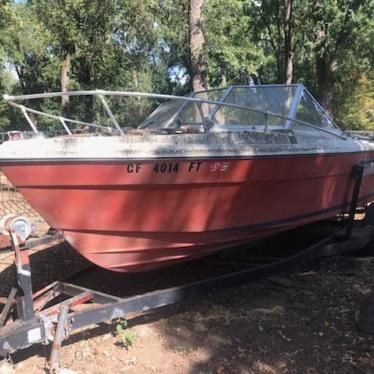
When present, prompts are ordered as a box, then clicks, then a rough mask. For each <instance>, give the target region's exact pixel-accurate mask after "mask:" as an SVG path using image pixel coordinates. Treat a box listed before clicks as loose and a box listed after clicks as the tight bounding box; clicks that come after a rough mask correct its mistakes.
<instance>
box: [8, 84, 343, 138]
mask: <svg viewBox="0 0 374 374" xmlns="http://www.w3.org/2000/svg"><path fill="white" fill-rule="evenodd" d="M280 86H284V87H286V86H287V85H280ZM295 86H297V85H295ZM233 87H241V86H233ZM243 87H248V86H243ZM261 87H269V86H261ZM89 95H93V96H126V97H141V98H144V97H146V98H153V99H164V100H184V101H190V102H196V103H201V104H204V103H205V104H212V105H217V106H227V107H231V108H236V109H242V110H248V111H251V112H254V113H261V114H265V115H268V116H271V117H276V118H281V119H284V120H287V121H291V122H294V123H296V124H299V125H303V126H306V127H310V128H313V129H316V130H318V131H321V132H324V133H326V134H329V135H333V136H335V137H338V138H340V139H344V140H345V139H347V136H345V135H342V134H337V133H336V132H334V131H330V130H328V129H325V128H323V127H319V126H316V125H312V124H311V123H308V122H305V121H301V120H298V119H296V118H290V117H288V116H284V115H281V114H276V113H273V112H270V111H263V110H259V109H254V108H250V107H247V106H244V105H238V104H232V103H226V102H221V101H216V100H205V99H198V98H194V97H189V96H175V95H164V94H154V93H145V92H135V91H104V90H92V91H87V90H86V91H70V92H49V93H43V94H29V95H19V96H8V95H4V96H3V99H4V100H5V101H6V102H8V103H9V104H10V105H13V106H15V107H23V108H24V109H25V110H27V111H29V112H31V113H36V114H40V115H45V116H48V117H51V118H55V119H57V120H60V117H59V116H54V115H52V114H48V113H44V112H39V111H36V110H34V109H31V108H28V107H25V106H23V105H19V104H16V103H15V101H22V100H32V99H43V98H44V99H48V98H54V97H61V96H89ZM109 110H110V109H109ZM107 113H108V115H109V112H107ZM112 116H113V114H112ZM113 117H114V116H113ZM63 119H64V120H65V121H70V122H72V123H82V122H81V121H76V120H71V119H69V118H65V117H63ZM111 119H112V121H113V118H112V117H111ZM114 120H115V118H114ZM115 121H116V120H115ZM83 124H85V125H87V126H93V127H98V128H101V129H106V128H105V127H104V126H100V125H95V124H89V123H85V122H83ZM117 124H118V123H117ZM118 126H119V125H118ZM116 127H117V126H116ZM337 129H339V128H338V127H337ZM339 130H340V129H339ZM340 131H341V130H340Z"/></svg>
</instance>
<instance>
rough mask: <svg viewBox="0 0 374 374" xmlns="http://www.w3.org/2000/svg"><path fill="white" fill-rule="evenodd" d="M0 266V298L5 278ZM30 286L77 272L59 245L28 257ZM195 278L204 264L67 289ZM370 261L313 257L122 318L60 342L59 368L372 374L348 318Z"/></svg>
mask: <svg viewBox="0 0 374 374" xmlns="http://www.w3.org/2000/svg"><path fill="white" fill-rule="evenodd" d="M10 261H11V259H10V257H9V255H8V257H7V258H3V259H0V264H1V269H2V271H1V273H0V296H3V297H4V296H5V295H6V294H7V292H8V290H9V285H10V283H11V282H12V279H13V273H12V269H11V267H10V265H9V264H10ZM31 264H32V268H33V272H34V273H33V276H34V278H33V282H34V288H35V289H37V288H39V287H41V286H43V285H45V284H48V283H49V282H50V281H52V280H56V279H63V278H65V277H67V276H69V275H70V274H73V273H74V272H76V271H78V270H80V269H85V268H87V262H86V261H85V260H83V259H82V258H81V257H80V256H79V255H77V254H76V253H75V252H74V251H72V250H71V249H70V248H69V247H67V246H66V245H59V246H56V247H53V248H51V249H48V250H43V251H38V252H35V253H34V254H33V255H32V256H31ZM192 266H196V267H197V268H198V270H197V272H198V273H201V272H204V271H205V270H206V266H208V265H207V264H206V263H205V264H204V263H203V264H199V265H193V264H190V263H186V264H183V265H182V266H179V267H178V268H177V269H176V270H175V269H172V268H170V269H164V270H162V272H159V273H149V274H148V275H145V276H142V277H140V280H136V279H135V278H136V276H127V275H124V274H115V273H110V272H107V271H105V270H100V269H96V270H94V271H89V272H86V273H82V274H83V275H82V276H81V277H79V276H78V277H75V278H74V282H75V283H78V284H81V285H84V286H87V287H91V288H96V289H99V290H105V291H111V292H112V293H114V294H117V295H120V296H124V295H128V294H133V293H136V292H139V288H142V287H143V286H144V285H149V284H152V283H157V281H158V280H159V278H161V276H157V274H159V275H160V274H162V276H163V277H165V278H167V282H171V283H173V277H174V275H173V274H176V273H178V274H181V273H183V272H184V273H185V274H187V273H190V269H191V267H192ZM373 274H374V258H371V257H349V256H346V257H334V258H327V259H320V260H316V261H313V262H310V263H308V264H307V265H303V266H300V267H298V268H295V269H294V270H293V271H292V272H289V273H287V274H281V275H280V277H281V282H279V279H278V280H277V278H274V279H272V280H261V281H257V282H254V283H250V284H248V285H246V286H244V287H240V288H236V289H230V290H225V291H220V292H217V293H215V294H212V295H209V296H206V297H204V298H200V299H196V300H194V301H192V302H189V303H185V304H180V305H178V306H174V307H169V308H167V309H163V310H159V311H157V312H154V313H151V314H148V315H145V316H144V315H143V316H138V317H135V318H133V319H130V320H129V325H128V327H124V334H123V337H124V338H125V339H126V338H128V339H129V340H131V341H132V345H131V346H129V347H128V348H126V347H124V344H123V341H122V340H121V339H120V337H119V336H117V335H116V333H115V332H116V326H117V325H118V323H112V324H102V325H100V326H94V327H93V328H91V329H88V330H85V331H83V332H79V333H76V334H75V335H73V336H71V337H70V338H69V340H67V341H66V342H64V344H63V348H62V351H61V365H62V367H64V368H68V369H70V370H72V371H74V372H76V373H122V372H126V373H129V374H131V373H137V374H141V373H216V374H223V373H243V374H244V373H256V374H257V373H264V374H265V373H266V374H267V373H269V374H273V373H310V374H312V373H374V335H370V334H366V333H363V332H361V331H359V330H358V329H357V327H356V324H355V312H356V310H357V308H358V306H359V304H360V301H361V300H362V299H363V297H364V296H365V295H367V294H369V293H370V292H371V291H373V288H374V276H373ZM49 353H50V346H36V347H31V348H29V349H26V350H24V351H22V352H19V353H17V354H14V355H12V358H13V361H14V364H15V371H16V373H27V372H28V373H44V372H45V365H46V361H47V359H48V356H49Z"/></svg>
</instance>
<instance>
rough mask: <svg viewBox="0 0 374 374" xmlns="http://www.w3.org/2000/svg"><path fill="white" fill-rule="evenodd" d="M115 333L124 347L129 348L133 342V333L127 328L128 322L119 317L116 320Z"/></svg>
mask: <svg viewBox="0 0 374 374" xmlns="http://www.w3.org/2000/svg"><path fill="white" fill-rule="evenodd" d="M116 335H117V337H118V338H119V339H120V341H121V344H122V345H123V347H124V348H126V349H129V348H130V347H131V346H132V345H133V344H134V342H135V335H134V334H133V333H132V332H131V331H129V330H128V322H127V320H126V319H119V320H118V321H117V325H116Z"/></svg>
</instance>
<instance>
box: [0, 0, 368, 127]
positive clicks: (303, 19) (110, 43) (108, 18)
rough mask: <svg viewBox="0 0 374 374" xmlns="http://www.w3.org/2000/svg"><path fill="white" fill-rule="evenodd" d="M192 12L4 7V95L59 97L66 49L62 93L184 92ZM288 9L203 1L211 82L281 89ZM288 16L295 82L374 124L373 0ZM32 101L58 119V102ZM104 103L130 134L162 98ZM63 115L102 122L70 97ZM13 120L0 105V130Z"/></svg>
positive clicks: (0, 86)
mask: <svg viewBox="0 0 374 374" xmlns="http://www.w3.org/2000/svg"><path fill="white" fill-rule="evenodd" d="M188 11H189V5H188V1H185V0H134V1H128V0H115V1H114V0H93V1H92V0H63V1H61V0H29V1H22V2H13V1H10V0H0V94H2V93H4V92H6V93H20V92H22V93H33V92H46V91H59V90H60V76H61V66H62V62H63V60H64V58H65V57H66V54H67V53H68V54H70V55H71V71H70V74H69V89H95V88H102V89H110V90H133V91H148V92H149V91H155V92H160V93H170V94H173V93H175V94H185V93H187V92H189V91H190V76H191V66H190V50H189V34H188V16H189V14H188ZM284 13H285V2H284V1H280V0H259V1H254V0H249V1H248V0H205V2H204V12H203V14H204V19H203V21H202V22H203V31H204V35H205V45H204V49H203V51H204V52H203V53H204V60H205V62H206V65H207V71H208V83H209V85H210V86H211V87H214V86H224V85H228V84H236V83H239V84H246V83H248V82H249V81H250V80H251V79H252V78H253V79H254V80H255V81H259V82H261V83H264V84H266V83H282V82H284V79H285V78H284V76H285V74H284V71H285V31H284ZM292 14H293V17H292V30H293V35H292V48H293V53H294V57H293V65H294V66H293V72H294V73H293V74H294V76H293V81H294V82H302V83H304V84H305V85H306V86H307V87H308V88H309V89H310V90H311V92H312V93H313V94H314V95H317V96H318V98H319V99H321V101H322V103H323V104H324V105H325V106H326V107H328V106H331V108H328V109H331V111H332V112H333V115H334V116H335V118H336V120H337V121H338V123H339V124H341V125H344V126H345V127H355V128H372V127H374V125H373V115H372V110H373V109H372V106H373V66H374V61H373V59H374V43H372V41H373V39H374V3H373V1H371V0H342V1H336V0H324V1H322V0H298V1H294V2H293V13H292ZM15 77H16V79H15ZM34 104H35V106H36V109H38V108H39V109H44V110H48V111H51V112H52V113H55V114H60V113H61V104H60V102H59V101H58V100H47V101H44V102H43V103H42V102H35V103H34ZM109 104H110V106H111V107H112V109H113V111H114V112H118V109H119V108H121V110H120V111H119V115H118V118H117V119H118V121H119V122H120V124H121V125H129V126H136V125H137V124H139V122H141V121H142V119H143V118H144V117H145V116H146V115H147V114H148V113H149V112H150V111H151V110H152V109H153V108H154V107H155V105H156V104H157V101H155V100H154V101H147V100H140V99H136V98H132V99H126V101H125V102H123V100H122V99H121V100H118V99H112V100H110V102H109ZM70 109H71V112H72V116H73V117H76V118H79V119H83V120H89V121H96V122H100V123H103V124H108V123H109V122H108V119H107V116H106V115H105V113H104V111H103V109H102V107H101V104H100V103H99V102H98V101H95V100H92V99H85V100H75V99H71V100H70ZM34 120H36V121H38V124H40V125H47V124H48V125H51V124H52V121H50V120H46V119H41V118H38V117H37V116H35V117H34ZM16 124H17V125H26V124H25V122H24V120H23V119H22V118H21V117H20V116H19V115H18V114H16V112H14V111H12V110H9V108H8V106H7V105H5V104H4V103H3V102H0V128H2V129H7V128H10V127H12V126H13V127H14V126H15V125H16ZM54 126H59V125H58V124H54Z"/></svg>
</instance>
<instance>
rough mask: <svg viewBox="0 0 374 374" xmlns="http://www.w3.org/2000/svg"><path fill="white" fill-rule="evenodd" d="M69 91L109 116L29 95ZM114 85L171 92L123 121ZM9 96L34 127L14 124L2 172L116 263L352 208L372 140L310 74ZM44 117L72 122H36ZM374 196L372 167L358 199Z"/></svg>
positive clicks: (96, 257)
mask: <svg viewBox="0 0 374 374" xmlns="http://www.w3.org/2000/svg"><path fill="white" fill-rule="evenodd" d="M63 95H67V96H70V97H71V98H74V99H77V98H79V97H82V96H85V97H86V96H91V98H92V97H93V98H94V100H96V101H97V102H98V103H100V105H101V104H102V105H103V109H104V110H105V113H106V114H107V115H108V119H109V120H110V121H111V122H110V124H109V125H108V123H109V122H108V121H104V120H103V121H102V122H101V123H99V122H95V123H94V122H92V123H91V122H87V121H82V120H81V119H76V118H64V117H61V116H59V115H58V114H53V113H49V112H48V113H47V112H43V111H41V110H39V109H38V110H37V109H35V108H33V107H32V104H33V102H35V101H34V100H36V101H39V102H40V101H41V100H42V99H45V100H54V99H55V100H61V97H62V96H63ZM115 98H120V99H123V98H136V99H137V100H141V99H145V98H148V99H153V100H156V101H161V100H163V102H162V103H161V104H160V105H159V106H158V107H157V108H156V109H155V110H154V111H153V112H152V113H151V114H150V115H149V116H148V117H147V118H145V120H143V121H142V123H140V124H139V125H138V126H137V127H132V128H125V127H123V126H121V123H120V122H121V121H120V120H118V116H116V115H115V114H113V112H112V110H111V107H112V105H114V104H113V103H114V99H115ZM4 99H5V100H6V101H7V102H8V103H9V104H10V105H12V106H13V107H15V108H18V109H20V110H21V111H22V113H23V114H24V116H25V118H26V120H27V122H28V124H29V125H30V127H31V129H32V131H31V132H29V131H28V132H19V131H18V132H11V133H10V135H9V138H10V139H9V140H7V141H5V142H4V143H3V144H2V145H1V146H0V168H1V171H2V172H3V173H4V174H5V175H6V176H7V178H8V179H9V180H10V181H11V183H12V184H13V185H14V186H16V187H17V189H18V190H19V192H20V193H21V194H22V195H23V196H24V197H25V198H26V199H27V200H28V201H29V202H30V204H31V205H32V207H33V208H34V209H35V210H36V211H37V212H38V213H39V214H40V215H41V216H42V217H43V218H44V219H45V220H46V221H47V222H48V223H49V224H50V225H51V226H52V227H53V228H55V229H58V230H61V232H62V234H63V236H64V238H65V240H66V241H67V242H68V243H70V245H71V246H72V247H73V248H75V249H76V250H77V251H78V252H79V253H80V254H82V255H83V256H84V257H86V258H87V259H88V260H89V261H91V262H93V263H95V264H97V265H99V266H101V267H103V268H106V269H109V270H112V271H120V272H140V271H148V270H152V269H156V268H161V267H164V266H168V265H171V264H175V263H178V262H181V261H186V260H191V259H195V258H198V257H203V256H207V255H209V254H211V253H214V252H216V251H219V250H222V249H224V248H228V247H232V246H236V245H239V244H244V243H248V242H251V241H253V240H256V239H259V238H263V237H266V236H269V235H272V234H274V233H277V232H280V231H284V230H289V229H291V228H294V227H298V226H301V225H304V224H307V223H310V222H313V221H319V220H323V219H326V218H330V217H334V216H336V215H338V214H344V213H345V212H347V210H348V208H349V204H350V200H351V196H352V190H353V186H354V181H353V180H352V178H351V171H352V167H353V166H354V165H357V164H360V163H362V162H369V161H371V160H373V159H374V143H372V142H370V140H369V139H363V138H362V137H360V138H357V137H354V136H353V135H350V134H349V133H346V132H344V131H342V130H341V129H340V128H339V127H338V126H337V125H336V124H335V123H334V122H333V120H332V118H331V117H330V116H329V115H328V114H327V113H326V112H325V111H324V110H323V108H322V107H321V106H320V105H319V104H318V102H317V101H316V100H315V99H314V98H313V96H312V95H311V94H310V93H309V91H308V90H307V89H306V88H305V87H304V86H303V85H301V84H295V85H258V86H245V85H242V86H229V87H227V88H218V89H211V90H206V91H199V92H194V93H192V94H190V95H186V96H173V95H161V94H154V93H141V92H125V91H103V90H95V91H72V92H64V93H62V92H52V93H44V94H31V95H20V96H5V97H4ZM26 104H27V105H28V106H26ZM55 107H58V105H57V106H55ZM103 112H104V111H103ZM41 118H47V119H48V120H50V121H55V122H56V123H59V124H60V125H61V127H62V129H63V131H64V133H63V134H61V135H60V136H50V135H51V132H49V134H48V131H46V130H47V129H44V131H43V132H41V131H40V128H41V126H43V123H44V122H43V121H41V120H40V119H41ZM72 126H75V127H78V128H79V129H80V132H79V133H74V131H73V130H72ZM82 129H85V130H87V133H84V132H83V133H82ZM42 130H43V129H42ZM371 200H374V177H373V175H365V176H364V178H363V181H362V186H361V192H360V196H359V201H360V203H361V204H365V203H367V202H370V201H371ZM280 250H281V249H280Z"/></svg>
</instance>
